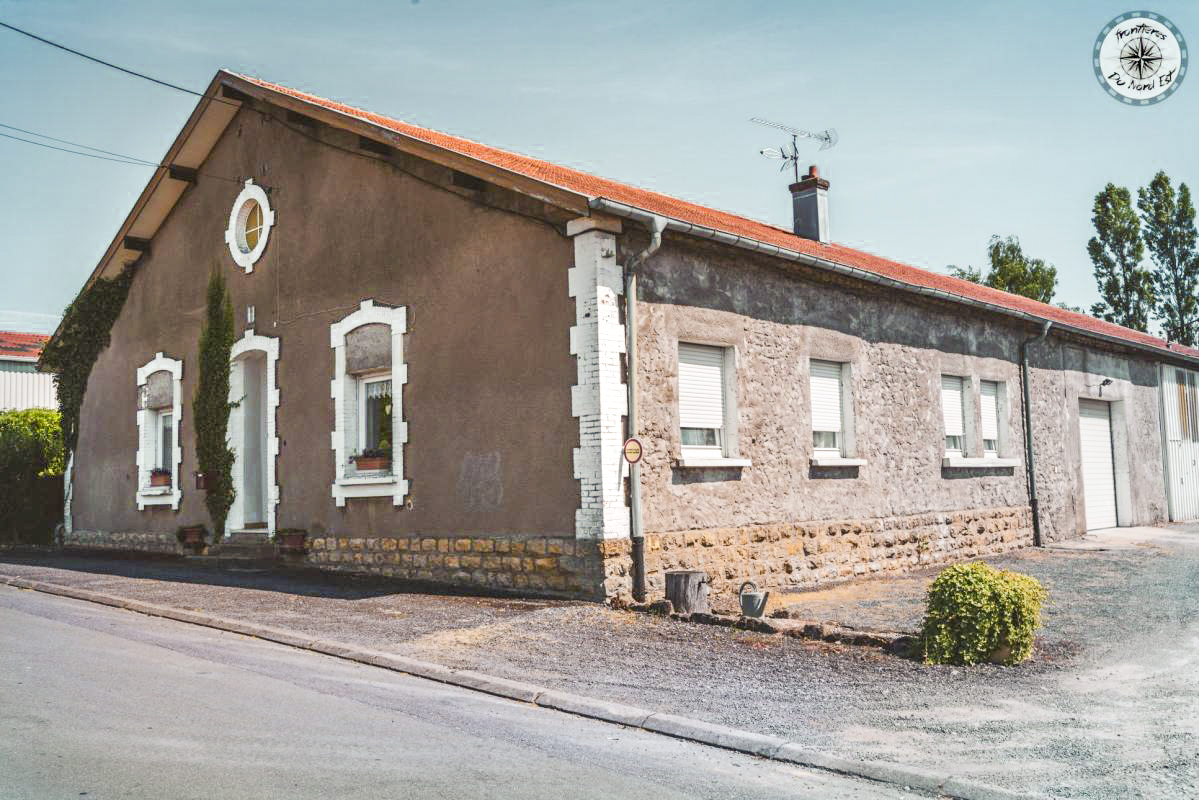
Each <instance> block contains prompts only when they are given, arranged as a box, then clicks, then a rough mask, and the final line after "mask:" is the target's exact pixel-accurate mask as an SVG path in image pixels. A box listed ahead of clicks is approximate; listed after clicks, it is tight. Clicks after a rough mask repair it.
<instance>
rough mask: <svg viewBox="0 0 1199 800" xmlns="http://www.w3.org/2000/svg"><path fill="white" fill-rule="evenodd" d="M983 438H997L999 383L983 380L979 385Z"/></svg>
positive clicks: (996, 439)
mask: <svg viewBox="0 0 1199 800" xmlns="http://www.w3.org/2000/svg"><path fill="white" fill-rule="evenodd" d="M979 394H980V405H981V409H980V410H981V411H982V418H983V419H982V423H983V436H982V438H983V439H993V440H995V441H998V440H999V384H998V383H996V382H995V381H983V382H982V385H981V386H980V387H979Z"/></svg>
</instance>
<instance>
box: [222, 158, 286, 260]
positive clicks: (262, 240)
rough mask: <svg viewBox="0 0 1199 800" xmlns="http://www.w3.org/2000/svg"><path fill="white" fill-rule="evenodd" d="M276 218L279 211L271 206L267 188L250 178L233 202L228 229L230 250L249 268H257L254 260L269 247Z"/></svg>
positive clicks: (234, 258) (235, 258) (235, 257)
mask: <svg viewBox="0 0 1199 800" xmlns="http://www.w3.org/2000/svg"><path fill="white" fill-rule="evenodd" d="M274 222H275V214H274V212H273V211H272V210H271V205H270V201H269V200H268V199H267V195H266V192H265V191H263V189H262V187H261V186H258V185H256V184H255V183H254V181H252V180H248V181H246V185H245V188H243V189H242V190H241V194H239V195H238V196H237V199H236V200H235V201H234V203H233V210H232V212H231V213H230V214H229V227H228V229H227V230H226V231H225V241H226V242H227V243H228V245H229V254H230V255H232V256H233V260H234V261H235V262H237V264H238V266H241V267H244V268H245V270H246V272H252V271H253V266H254V262H255V261H257V260H258V259H259V258H260V257H261V256H262V252H263V250H265V249H266V242H267V238H268V237H269V236H270V232H271V226H272V225H273V224H274Z"/></svg>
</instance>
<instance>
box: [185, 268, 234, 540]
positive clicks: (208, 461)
mask: <svg viewBox="0 0 1199 800" xmlns="http://www.w3.org/2000/svg"><path fill="white" fill-rule="evenodd" d="M233 339H234V323H233V301H232V300H231V299H230V297H229V291H228V290H227V289H226V288H225V279H224V277H222V275H221V272H220V269H219V268H218V269H214V270H213V271H212V276H211V277H210V278H209V279H208V303H207V312H206V315H205V319H204V326H203V328H202V329H201V331H200V370H199V377H198V379H197V381H196V394H195V397H194V399H193V402H192V419H193V422H194V425H195V430H196V460H197V461H198V462H199V466H200V471H201V472H202V473H204V475H205V485H206V497H205V498H204V504H205V505H206V506H207V508H208V515H209V517H211V518H212V526H213V538H214V540H215V539H217V538H219V537H220V536H222V535H224V532H225V519H226V518H227V517H228V516H229V509H230V508H231V507H232V506H233V498H234V496H235V490H234V488H233V459H234V455H233V450H231V449H230V448H229V438H228V432H229V411H230V409H231V408H232V405H231V404H230V402H229V369H230V367H229V357H230V355H231V353H232V351H233Z"/></svg>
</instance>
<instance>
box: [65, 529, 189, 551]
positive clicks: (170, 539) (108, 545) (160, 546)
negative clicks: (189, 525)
mask: <svg viewBox="0 0 1199 800" xmlns="http://www.w3.org/2000/svg"><path fill="white" fill-rule="evenodd" d="M62 544H63V547H67V548H74V549H78V550H114V551H124V552H133V553H160V554H166V555H184V553H185V552H186V551H184V549H183V548H182V547H180V546H179V541H178V540H177V539H176V538H175V532H174V531H171V532H169V533H167V532H159V533H122V532H119V531H117V532H109V531H80V530H75V531H71V532H70V533H64V534H63V539H62Z"/></svg>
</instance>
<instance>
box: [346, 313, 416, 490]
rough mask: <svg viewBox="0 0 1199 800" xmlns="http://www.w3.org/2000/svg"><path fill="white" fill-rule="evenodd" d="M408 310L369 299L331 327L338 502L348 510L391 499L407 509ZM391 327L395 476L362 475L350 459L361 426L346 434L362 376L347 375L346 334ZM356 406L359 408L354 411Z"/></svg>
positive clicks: (393, 460)
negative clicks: (366, 500)
mask: <svg viewBox="0 0 1199 800" xmlns="http://www.w3.org/2000/svg"><path fill="white" fill-rule="evenodd" d="M407 319H408V317H407V308H406V307H405V306H397V307H394V308H393V307H389V306H377V305H375V303H374V301H373V300H364V301H362V303H361V304H360V305H359V307H358V310H357V311H355V312H354V313H353V314H350V315H349V316H348V317H346V318H345V319H342V320H341V321H339V322H335V323H333V325H331V326H330V327H329V346H330V347H332V348H333V369H334V374H333V380H332V381H331V382H330V394H331V395H332V397H333V431H332V435H331V445H330V446H331V448H332V450H333V475H334V478H333V485H332V492H333V499H334V500H335V501H336V503H337V505H338V507H339V508H340V507H344V506H345V504H346V500H348V499H349V498H351V497H389V496H390V497H391V498H392V504H393V505H396V506H402V505H404V500H405V499H406V498H407V495H408V481H407V480H405V479H404V445H405V444H406V443H407V442H408V423H407V422H405V421H404V398H403V391H404V385H405V384H406V383H407V382H408V366H407V364H406V363H405V362H404V333H405V332H406V331H407V329H408V322H407ZM372 324H378V325H387V326H388V327H389V328H390V329H391V414H392V423H391V433H392V442H391V474H390V475H378V474H372V475H368V476H362V477H359V476H357V475H356V474H355V473H354V471H353V467H352V466H351V465H350V456H351V455H352V453H353V451H355V450H356V449H357V446H358V441H359V439H358V437H359V433H358V428H360V427H361V426H357V427H356V429H355V430H354V431H347V430H346V422H345V420H346V410H347V409H346V404H347V403H354V404H357V403H359V402H360V390H359V385H360V380H361V378H362V376H359V375H352V374H349V373H347V372H346V335H347V334H348V333H350V331H353V330H355V329H357V328H360V327H362V326H363V325H372ZM356 407H357V406H356V405H355V408H356Z"/></svg>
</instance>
